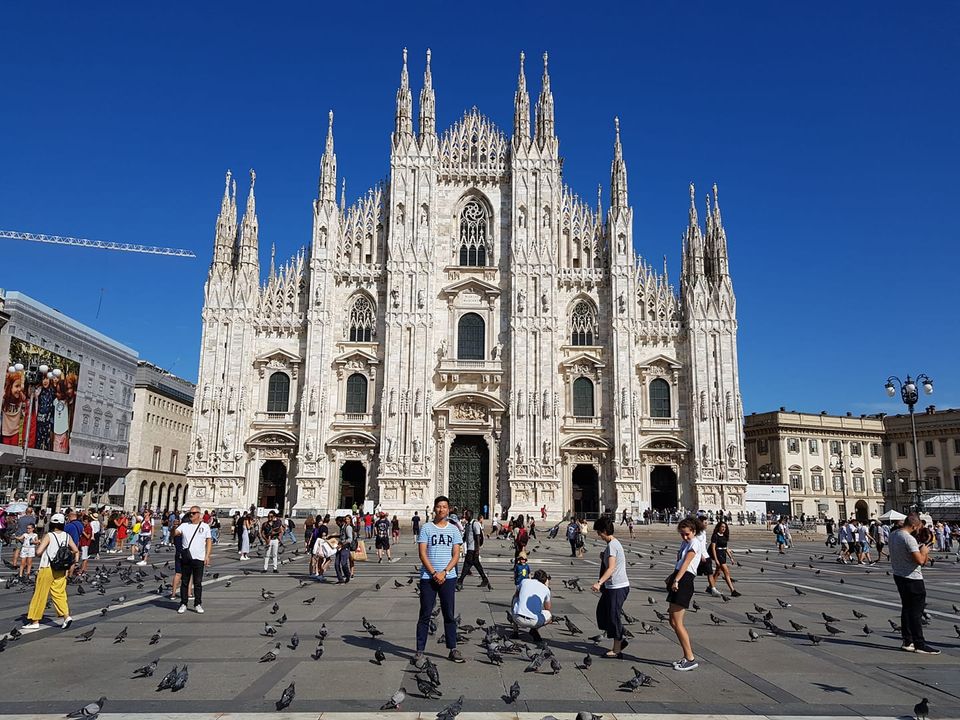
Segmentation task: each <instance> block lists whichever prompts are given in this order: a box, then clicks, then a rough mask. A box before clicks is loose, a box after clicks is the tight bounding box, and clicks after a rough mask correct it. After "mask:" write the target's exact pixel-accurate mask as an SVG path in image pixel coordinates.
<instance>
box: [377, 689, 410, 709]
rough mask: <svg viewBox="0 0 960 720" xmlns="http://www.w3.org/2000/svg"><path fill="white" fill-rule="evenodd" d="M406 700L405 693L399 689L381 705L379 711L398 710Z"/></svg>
mask: <svg viewBox="0 0 960 720" xmlns="http://www.w3.org/2000/svg"><path fill="white" fill-rule="evenodd" d="M406 699H407V691H406V690H405V689H404V688H400V689H399V690H397V691H396V692H395V693H394V694H393V695H391V696H390V699H389V700H387V701H386V702H385V703H384V704H383V705H381V706H380V709H381V710H399V709H400V703H402V702H403V701H404V700H406Z"/></svg>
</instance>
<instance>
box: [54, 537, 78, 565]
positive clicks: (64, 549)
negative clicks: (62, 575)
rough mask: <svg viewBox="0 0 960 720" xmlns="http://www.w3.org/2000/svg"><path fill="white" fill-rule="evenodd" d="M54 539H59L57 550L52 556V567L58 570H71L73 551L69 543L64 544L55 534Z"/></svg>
mask: <svg viewBox="0 0 960 720" xmlns="http://www.w3.org/2000/svg"><path fill="white" fill-rule="evenodd" d="M53 539H54V540H56V541H57V546H58V547H57V552H56V553H55V554H54V556H53V557H52V558H50V569H51V570H57V571H58V572H59V571H61V570H69V569H70V568H71V567H73V560H74V557H73V553H72V552H71V551H70V546H69V545H64V544H63V543H62V542H60V539H59V538H58V537H57V536H56V535H53Z"/></svg>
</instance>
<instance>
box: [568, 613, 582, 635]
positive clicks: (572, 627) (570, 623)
mask: <svg viewBox="0 0 960 720" xmlns="http://www.w3.org/2000/svg"><path fill="white" fill-rule="evenodd" d="M563 622H564V623H565V624H566V626H567V631H568V632H569V633H570V634H571V635H583V630H581V629H580V628H578V627H577V626H576V625H574V624H573V621H571V620H570V618H569V617H567V616H566V615H564V616H563Z"/></svg>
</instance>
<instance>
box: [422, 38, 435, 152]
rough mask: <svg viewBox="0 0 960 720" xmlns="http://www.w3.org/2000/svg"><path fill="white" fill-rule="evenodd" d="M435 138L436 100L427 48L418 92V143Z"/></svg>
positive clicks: (428, 49)
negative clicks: (425, 65) (420, 87)
mask: <svg viewBox="0 0 960 720" xmlns="http://www.w3.org/2000/svg"><path fill="white" fill-rule="evenodd" d="M436 136H437V98H436V96H435V95H434V93H433V75H432V73H431V72H430V48H427V67H426V68H425V69H424V71H423V89H422V90H421V91H420V143H421V144H423V141H424V139H425V138H428V137H431V138H436Z"/></svg>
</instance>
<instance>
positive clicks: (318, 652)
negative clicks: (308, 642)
mask: <svg viewBox="0 0 960 720" xmlns="http://www.w3.org/2000/svg"><path fill="white" fill-rule="evenodd" d="M310 657H312V658H313V659H314V660H319V659H320V658H322V657H323V640H321V641H320V642H318V643H317V649H316V650H314V651H313V655H311V656H310Z"/></svg>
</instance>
